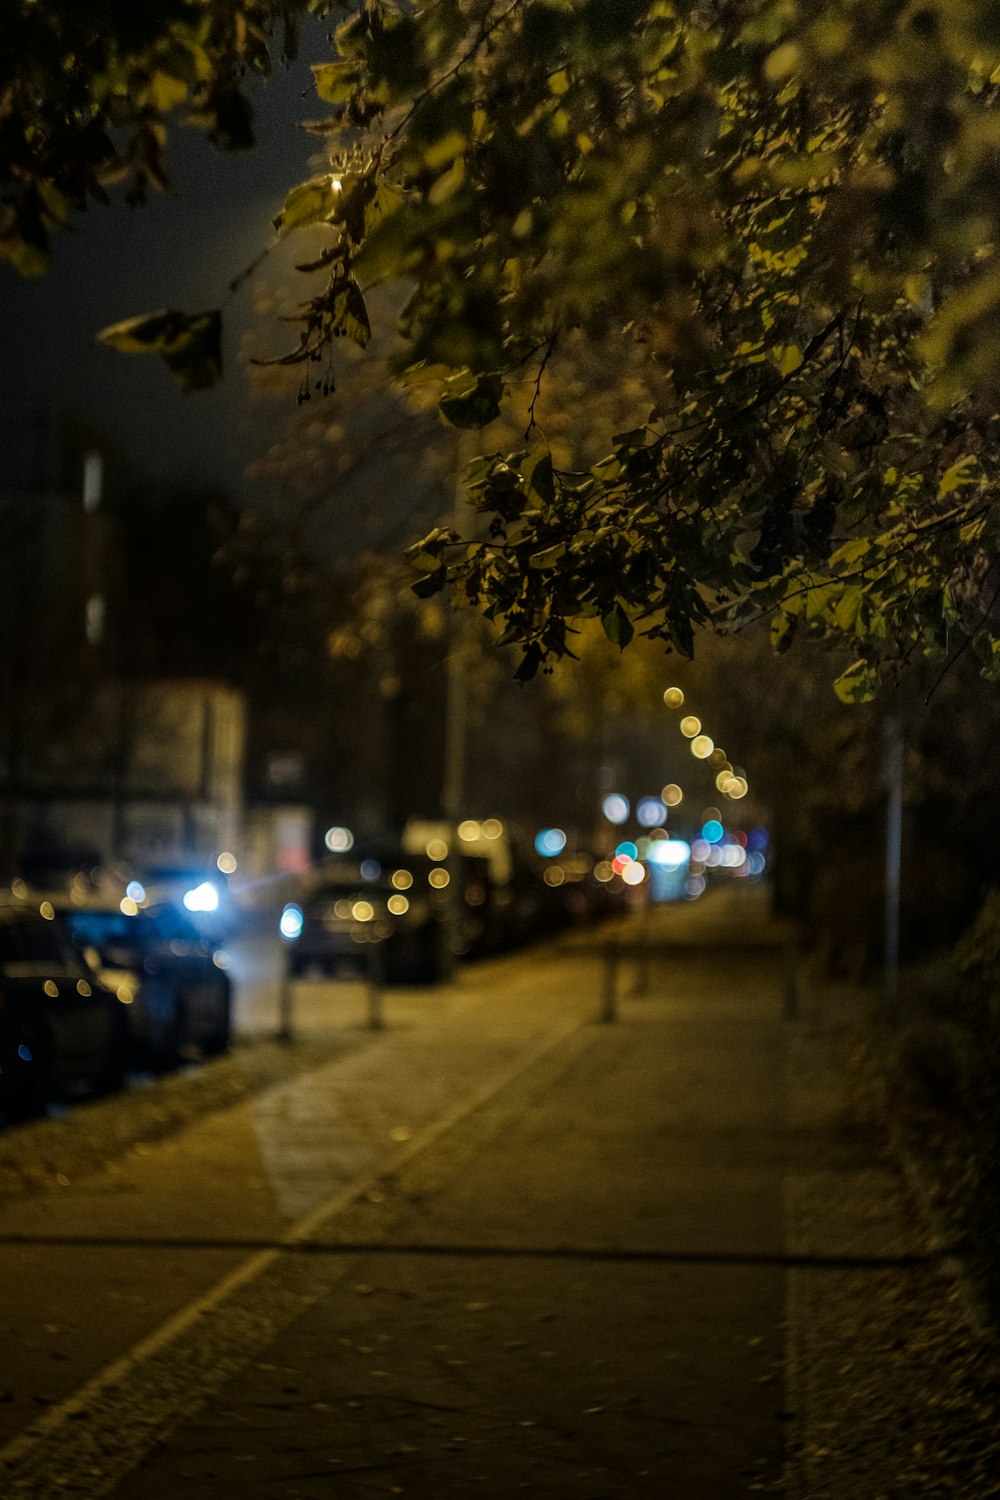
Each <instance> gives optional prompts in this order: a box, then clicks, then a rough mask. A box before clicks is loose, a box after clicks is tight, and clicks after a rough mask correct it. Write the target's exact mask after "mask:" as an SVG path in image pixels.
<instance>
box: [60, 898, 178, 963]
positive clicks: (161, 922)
mask: <svg viewBox="0 0 1000 1500" xmlns="http://www.w3.org/2000/svg"><path fill="white" fill-rule="evenodd" d="M63 915H64V919H65V922H66V926H67V927H68V928H69V931H70V934H71V936H72V938H73V941H74V942H75V943H76V944H77V946H78V947H80V948H96V949H97V951H98V952H99V953H100V954H102V955H103V956H107V955H111V954H114V955H116V956H122V955H128V954H136V953H141V952H144V951H145V950H146V949H148V948H151V947H155V946H156V945H158V944H164V945H166V944H170V945H171V946H172V945H174V944H177V943H182V944H192V945H195V944H200V943H201V938H200V937H199V934H198V931H197V929H196V928H195V926H194V925H193V923H191V922H189V921H188V919H187V918H186V917H185V916H184V914H183V913H182V912H179V911H178V910H177V909H176V907H173V906H169V905H164V906H153V907H150V908H149V910H148V911H141V912H138V913H137V914H136V915H134V916H126V915H125V914H124V913H123V912H120V911H117V910H114V909H110V910H107V911H95V910H93V909H91V910H86V909H79V908H77V909H70V910H69V911H66V912H65V913H64V914H63Z"/></svg>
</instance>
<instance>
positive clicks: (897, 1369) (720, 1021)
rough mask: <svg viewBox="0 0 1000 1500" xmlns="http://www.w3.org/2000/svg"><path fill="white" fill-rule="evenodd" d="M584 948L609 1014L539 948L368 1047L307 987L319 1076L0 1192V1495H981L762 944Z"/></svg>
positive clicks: (337, 995)
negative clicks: (644, 955) (614, 970)
mask: <svg viewBox="0 0 1000 1500" xmlns="http://www.w3.org/2000/svg"><path fill="white" fill-rule="evenodd" d="M619 936H621V937H622V938H623V939H625V940H626V941H627V943H628V944H629V945H630V950H635V951H638V949H637V947H636V945H638V944H640V943H641V941H645V940H646V939H651V940H653V942H654V944H655V953H654V955H653V957H652V959H651V961H650V962H649V963H648V964H647V963H643V962H642V961H641V960H639V959H637V958H635V957H634V956H633V957H627V958H624V959H623V960H622V963H621V965H620V967H619V972H618V992H617V997H616V999H617V1003H616V1007H615V1013H616V1019H615V1020H614V1021H613V1022H602V1021H601V1020H600V1019H599V1017H600V1016H601V1015H602V1014H606V1013H607V1007H606V1000H607V994H606V988H605V983H606V978H607V970H606V968H605V964H604V957H603V954H602V953H601V952H596V953H592V952H588V951H586V949H585V948H582V947H579V946H577V947H575V948H574V947H573V946H572V945H570V946H568V947H565V946H564V947H563V948H562V949H560V950H556V949H549V950H545V951H542V952H540V953H538V952H536V953H533V954H527V955H522V956H519V957H518V958H516V959H512V960H504V961H501V962H498V963H496V964H493V965H485V966H481V967H479V968H476V969H471V968H470V969H468V970H466V971H465V972H464V973H463V975H462V976H461V978H460V981H459V982H458V983H457V984H456V985H454V986H450V987H447V988H441V989H439V990H434V991H426V992H422V993H420V994H418V993H416V992H411V993H409V994H405V995H404V994H402V993H399V994H396V993H395V992H390V993H389V994H388V995H387V996H386V1007H385V1019H386V1023H387V1024H386V1029H385V1030H383V1031H381V1032H378V1033H374V1032H367V1031H365V1030H364V1012H363V1008H362V1006H361V997H360V996H358V995H354V996H353V997H351V996H349V995H346V994H345V992H344V991H343V990H338V991H335V990H334V988H333V987H330V988H329V990H328V992H327V993H326V998H325V1000H323V999H322V994H321V992H320V990H319V988H314V989H312V990H310V991H309V992H308V994H306V993H305V992H303V994H302V999H303V1002H305V1001H306V1000H308V1003H309V1005H310V1006H312V1007H314V1009H313V1010H312V1011H310V1012H309V1014H310V1015H311V1016H312V1022H311V1024H312V1026H313V1027H314V1029H315V1028H319V1030H322V1029H323V1027H324V1026H325V1028H326V1031H327V1032H329V1033H331V1035H334V1036H335V1040H336V1039H337V1038H339V1039H340V1040H339V1041H338V1042H337V1045H334V1046H333V1047H332V1055H331V1056H329V1057H328V1058H327V1060H325V1061H321V1062H317V1065H316V1066H314V1067H311V1068H310V1069H309V1070H308V1071H306V1072H304V1073H301V1074H298V1075H296V1076H293V1077H289V1078H287V1079H285V1080H283V1081H280V1082H278V1083H275V1084H274V1085H273V1086H271V1087H266V1088H264V1089H262V1090H261V1091H260V1092H258V1093H255V1094H254V1095H253V1096H252V1097H249V1098H246V1099H243V1100H241V1101H240V1102H238V1103H229V1102H227V1101H225V1100H222V1101H221V1102H220V1104H219V1107H217V1108H215V1109H214V1110H212V1111H210V1112H208V1113H206V1114H205V1115H204V1116H203V1117H201V1118H199V1119H196V1120H193V1121H191V1122H189V1123H187V1124H186V1125H184V1127H183V1128H180V1129H178V1130H176V1131H172V1132H168V1133H167V1134H165V1135H164V1136H163V1137H162V1138H160V1139H150V1140H148V1141H147V1142H146V1143H145V1144H144V1145H143V1149H142V1150H141V1151H136V1150H134V1149H130V1150H127V1151H126V1152H124V1154H122V1153H119V1154H118V1155H117V1156H114V1154H112V1155H110V1156H109V1158H108V1160H107V1161H106V1162H105V1163H104V1164H103V1167H102V1168H101V1169H100V1170H97V1171H94V1172H93V1173H91V1174H89V1175H88V1173H87V1172H86V1171H83V1172H82V1173H81V1174H80V1175H76V1174H75V1173H74V1175H73V1177H72V1178H69V1177H67V1181H66V1182H65V1183H64V1184H57V1185H55V1186H51V1187H49V1188H48V1189H47V1190H45V1191H38V1192H34V1193H26V1194H25V1195H23V1196H22V1197H20V1198H14V1199H12V1200H11V1201H9V1202H8V1203H7V1204H6V1206H5V1209H4V1214H3V1235H2V1236H0V1333H2V1338H3V1344H4V1347H5V1348H6V1349H8V1350H15V1349H16V1350H17V1351H18V1353H17V1355H16V1356H15V1357H13V1358H10V1359H8V1361H7V1362H6V1363H7V1370H6V1375H5V1385H6V1386H7V1387H8V1392H7V1399H6V1401H5V1402H4V1403H3V1404H0V1435H2V1436H3V1438H4V1439H5V1440H6V1442H5V1446H4V1447H3V1448H2V1449H0V1494H2V1495H3V1496H4V1500H6V1497H7V1496H15V1495H21V1494H24V1495H31V1496H33V1497H47V1496H49V1495H52V1496H56V1495H62V1494H74V1495H93V1496H97V1495H113V1496H116V1497H119V1500H167V1497H168V1496H169V1497H171V1500H173V1497H174V1496H176V1495H178V1494H183V1495H185V1496H190V1497H194V1500H198V1497H202V1496H204V1497H209V1496H211V1497H223V1496H230V1495H233V1494H242V1495H244V1496H251V1497H259V1500H279V1497H281V1500H285V1497H288V1500H292V1497H303V1500H312V1497H320V1496H323V1497H327V1496H330V1495H336V1496H337V1497H338V1500H362V1497H370V1496H376V1495H392V1494H402V1495H407V1496H416V1497H428V1500H429V1497H432V1496H433V1497H437V1496H445V1495H451V1494H455V1495H462V1494H465V1493H469V1492H471V1491H473V1490H474V1491H476V1492H478V1493H479V1494H480V1495H482V1496H487V1497H497V1500H499V1497H507V1496H510V1495H511V1494H512V1493H514V1492H516V1491H519V1490H523V1491H525V1492H527V1493H529V1494H530V1495H536V1496H540V1497H545V1500H549V1497H565V1500H571V1497H572V1500H598V1497H628V1496H636V1497H641V1496H647V1495H648V1496H657V1497H677V1500H728V1497H730V1496H733V1497H735V1496H745V1495H748V1494H752V1493H761V1492H763V1493H777V1494H788V1495H797V1496H802V1497H805V1500H826V1497H828V1496H829V1497H831V1500H833V1497H843V1500H860V1497H865V1500H868V1497H869V1496H870V1497H872V1500H875V1497H877V1496H886V1497H896V1496H899V1497H900V1500H902V1497H903V1496H904V1495H905V1496H908V1497H909V1496H911V1495H924V1494H926V1495H938V1494H940V1495H948V1494H950V1495H958V1496H963V1497H966V1500H978V1497H980V1496H982V1497H987V1496H989V1495H995V1494H998V1493H1000V1489H998V1488H990V1487H989V1486H990V1483H991V1480H990V1479H989V1477H988V1476H989V1474H990V1472H991V1470H990V1467H989V1461H988V1443H987V1442H986V1441H985V1439H986V1436H987V1434H988V1432H989V1430H990V1426H991V1422H992V1416H991V1413H990V1412H989V1411H988V1410H987V1409H986V1407H985V1406H984V1405H983V1399H982V1392H983V1385H982V1380H981V1376H982V1370H981V1369H980V1367H979V1366H978V1365H975V1357H974V1354H973V1355H970V1353H969V1349H968V1346H967V1344H966V1343H965V1342H964V1339H965V1335H964V1333H963V1330H962V1325H961V1309H960V1306H959V1301H958V1299H957V1297H956V1295H955V1292H954V1284H953V1282H952V1281H951V1280H950V1279H949V1270H948V1267H947V1265H946V1264H945V1262H944V1260H943V1258H942V1256H941V1254H940V1251H941V1249H942V1247H940V1246H936V1245H935V1244H934V1243H933V1241H932V1240H931V1239H930V1237H929V1235H928V1232H927V1229H926V1227H925V1226H924V1225H923V1224H922V1223H921V1222H920V1220H919V1217H918V1216H917V1215H916V1214H915V1213H914V1211H913V1208H912V1205H911V1204H910V1202H909V1199H908V1197H907V1194H906V1191H905V1188H904V1184H903V1180H902V1177H901V1175H900V1173H899V1171H898V1168H897V1167H896V1165H895V1164H894V1163H893V1162H892V1161H891V1159H890V1158H889V1156H888V1153H887V1149H886V1143H885V1135H884V1130H883V1128H882V1123H881V1122H880V1121H879V1120H878V1118H877V1114H873V1113H872V1111H871V1110H870V1108H869V1106H868V1102H867V1101H866V1099H865V1098H864V1097H861V1096H859V1093H858V1089H857V1084H856V1080H855V1079H854V1078H853V1077H852V1075H851V1074H850V1071H849V1069H848V1068H847V1067H846V1065H845V1060H844V1057H843V1055H842V1053H841V1052H840V1051H838V1049H837V1047H836V1046H835V1045H833V1043H832V1040H831V1037H830V1036H829V1035H828V1034H827V1032H826V1031H825V1030H824V1028H823V1027H822V1026H820V1025H817V1024H816V1018H815V1017H812V1018H810V1016H809V1015H808V1014H801V1013H800V1015H799V1016H798V1017H792V1016H791V1015H790V1014H789V1010H788V998H789V995H788V988H787V977H788V976H787V969H786V962H785V952H784V949H783V946H782V934H781V933H780V932H778V931H777V930H776V929H775V928H774V927H773V926H772V925H771V924H770V923H769V922H768V920H767V915H766V911H765V910H764V909H763V908H762V906H761V905H760V904H759V903H756V902H755V901H754V900H753V899H748V900H746V901H741V902H737V901H735V899H734V901H733V902H732V903H730V904H729V905H728V906H727V905H726V904H725V903H716V904H714V905H713V904H712V903H703V904H699V906H698V907H696V908H693V909H686V910H685V911H683V912H677V913H671V914H669V917H668V918H664V919H663V920H662V921H661V922H659V923H656V924H654V925H653V926H652V927H651V928H648V929H644V928H643V927H642V926H641V924H637V923H632V924H631V925H627V926H626V927H624V928H623V929H622V930H621V932H620V933H619ZM637 989H638V991H640V992H638V993H637V992H636V990H637ZM320 1001H322V1004H323V1005H325V1011H324V1010H323V1009H322V1007H321V1008H320V1009H318V1010H317V1009H316V1008H315V1007H316V1006H317V1004H318V1003H319V1002H320ZM349 1006H354V1007H355V1009H354V1012H353V1014H348V1013H347V1011H346V1010H345V1007H349ZM306 1013H307V1010H306V1008H305V1004H304V1005H303V1009H302V1010H301V1011H300V1015H302V1016H304V1015H305V1014H306ZM317 1034H318V1032H317ZM341 1041H342V1043H343V1045H340V1042H341ZM313 1042H314V1043H315V1036H314V1037H313ZM227 1061H228V1060H227ZM213 1066H214V1065H213ZM229 1066H233V1064H232V1063H231V1062H230V1063H229ZM206 1071H208V1070H206ZM219 1076H220V1077H221V1076H222V1074H220V1075H219ZM93 1108H94V1111H95V1113H94V1116H93V1118H97V1112H98V1111H100V1110H101V1109H104V1108H106V1106H94V1107H93ZM49 1125H51V1122H43V1127H45V1126H49ZM40 1128H42V1127H40ZM21 1139H22V1144H23V1143H24V1142H26V1141H28V1140H29V1137H28V1136H27V1135H25V1136H22V1138H21ZM140 1144H142V1143H140ZM63 1175H64V1176H65V1175H66V1174H63ZM944 1248H947V1247H944ZM40 1289H41V1290H40ZM935 1333H936V1342H935V1338H934V1337H931V1335H932V1334H935ZM970 1368H971V1369H972V1370H973V1374H975V1376H976V1379H977V1380H978V1381H979V1384H978V1385H977V1384H976V1383H975V1381H973V1383H972V1385H970V1383H969V1372H970ZM949 1400H950V1401H951V1403H952V1405H951V1410H950V1412H949V1411H948V1410H947V1409H946V1408H947V1403H948V1401H949ZM977 1401H978V1402H979V1406H978V1407H977V1405H976V1403H977ZM956 1416H957V1417H960V1418H961V1425H962V1435H963V1442H962V1443H961V1444H960V1445H958V1446H956V1445H955V1443H954V1442H953V1441H952V1440H951V1439H949V1438H947V1437H946V1432H948V1431H952V1432H953V1431H954V1429H955V1424H956ZM946 1418H947V1422H946V1420H945V1419H946Z"/></svg>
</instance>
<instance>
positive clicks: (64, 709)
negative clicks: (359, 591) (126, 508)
mask: <svg viewBox="0 0 1000 1500" xmlns="http://www.w3.org/2000/svg"><path fill="white" fill-rule="evenodd" d="M110 457H111V454H110V449H109V447H108V445H107V444H105V443H102V442H101V440H100V438H99V437H98V436H97V435H96V434H95V433H94V432H93V431H90V430H88V429H87V428H86V427H85V426H84V425H83V424H81V423H79V422H78V421H77V420H76V419H75V418H74V417H73V416H72V415H71V414H69V413H67V412H66V411H64V410H63V409H61V408H59V407H57V406H54V405H51V404H47V403H42V402H33V401H29V400H26V399H20V398H5V399H0V648H2V662H0V877H2V876H10V875H12V874H14V873H16V872H17V871H18V870H19V868H21V866H22V865H23V864H24V863H25V862H26V861H28V860H31V859H36V860H43V859H44V858H46V857H51V858H53V859H55V858H57V856H58V855H59V853H60V851H62V853H63V855H64V857H65V858H66V859H67V860H69V861H72V860H73V859H74V857H76V856H79V857H80V858H81V859H84V858H85V859H90V858H95V857H96V858H99V859H101V860H107V859H111V858H120V859H126V860H131V861H135V862H137V863H139V862H145V861H146V860H147V859H150V858H152V857H156V858H164V857H173V856H175V855H181V856H191V855H197V856H202V855H212V856H214V855H215V854H216V853H217V852H219V850H220V849H226V848H230V847H232V846H233V845H234V844H235V843H237V842H238V835H239V826H240V819H241V816H242V786H243V762H244V753H245V742H246V725H245V717H246V716H245V709H244V701H243V696H242V694H241V693H240V692H239V691H237V690H235V689H233V688H232V687H229V686H228V685H226V684H224V683H220V682H216V681H207V680H201V679H192V678H185V679H173V678H170V679H164V678H155V679H150V678H148V677H145V678H142V677H136V676H134V675H132V674H130V673H129V672H128V671H127V669H126V658H125V652H124V649H123V647H124V642H125V640H126V633H127V631H128V629H129V618H130V614H134V613H135V611H137V610H141V609H142V608H143V601H141V600H132V599H129V598H128V596H127V592H126V584H125V567H124V559H123V555H122V547H121V542H120V537H119V534H118V528H117V527H116V525H115V522H114V516H113V514H112V512H111V510H110V508H109V506H108V504H107V498H108V495H107V490H108V481H109V469H110V462H109V460H110Z"/></svg>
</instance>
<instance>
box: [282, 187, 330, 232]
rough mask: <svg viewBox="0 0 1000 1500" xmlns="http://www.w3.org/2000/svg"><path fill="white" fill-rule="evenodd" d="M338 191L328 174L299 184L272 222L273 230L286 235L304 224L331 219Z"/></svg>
mask: <svg viewBox="0 0 1000 1500" xmlns="http://www.w3.org/2000/svg"><path fill="white" fill-rule="evenodd" d="M339 191H340V188H339V184H337V179H336V178H335V177H334V176H333V175H332V173H329V172H325V173H324V174H323V175H322V176H321V177H310V179H309V181H308V182H300V183H299V184H298V186H297V187H293V188H292V190H291V192H290V193H289V194H288V197H287V198H286V199H285V206H284V208H283V209H282V210H281V213H280V214H279V215H278V217H277V218H276V219H275V220H274V227H275V229H276V230H277V231H278V233H279V234H287V233H288V231H289V230H290V229H301V228H302V226H303V225H304V224H319V223H321V222H322V221H323V220H325V219H331V218H332V217H333V214H334V212H335V210H336V207H337V195H338V193H339Z"/></svg>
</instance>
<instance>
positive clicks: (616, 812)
mask: <svg viewBox="0 0 1000 1500" xmlns="http://www.w3.org/2000/svg"><path fill="white" fill-rule="evenodd" d="M629 811H630V807H629V800H628V798H627V797H623V796H622V794H621V792H609V793H608V795H607V796H606V797H605V799H604V801H603V802H602V803H601V812H602V813H603V814H604V816H605V817H606V818H607V820H608V822H609V823H615V824H618V823H624V822H625V821H626V820H627V818H628V815H629Z"/></svg>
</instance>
